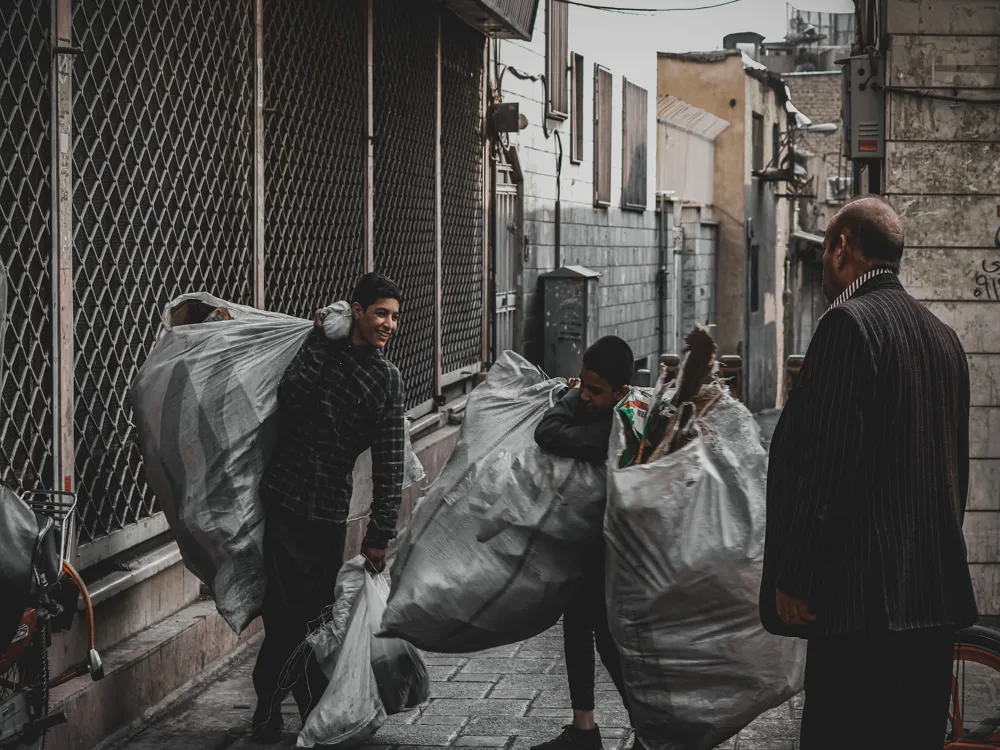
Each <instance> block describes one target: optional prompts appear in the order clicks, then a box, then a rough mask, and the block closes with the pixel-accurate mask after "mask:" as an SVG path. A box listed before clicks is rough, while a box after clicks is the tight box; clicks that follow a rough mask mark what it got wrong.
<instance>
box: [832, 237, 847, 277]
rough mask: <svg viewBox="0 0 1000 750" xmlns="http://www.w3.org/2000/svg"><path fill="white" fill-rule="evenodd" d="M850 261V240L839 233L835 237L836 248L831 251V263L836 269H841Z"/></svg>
mask: <svg viewBox="0 0 1000 750" xmlns="http://www.w3.org/2000/svg"><path fill="white" fill-rule="evenodd" d="M850 260H851V240H850V238H849V237H848V236H847V235H846V234H844V233H843V232H841V233H840V234H839V235H837V246H836V247H835V248H834V249H833V263H834V265H835V266H836V268H837V269H838V270H839V269H842V268H843V267H844V266H846V265H847V264H848V263H849V262H850Z"/></svg>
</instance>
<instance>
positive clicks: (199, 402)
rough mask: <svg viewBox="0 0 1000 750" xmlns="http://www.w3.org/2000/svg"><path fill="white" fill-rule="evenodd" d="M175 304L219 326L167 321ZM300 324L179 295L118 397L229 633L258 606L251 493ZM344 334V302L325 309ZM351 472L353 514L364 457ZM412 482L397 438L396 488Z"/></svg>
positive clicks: (416, 465)
mask: <svg viewBox="0 0 1000 750" xmlns="http://www.w3.org/2000/svg"><path fill="white" fill-rule="evenodd" d="M186 302H192V303H194V304H200V305H203V306H206V305H207V306H208V308H209V309H215V310H220V309H221V310H225V314H226V315H228V317H229V319H222V320H219V319H216V320H214V321H213V322H199V323H193V324H184V323H186V321H184V320H174V319H173V311H181V310H184V306H183V303H186ZM216 317H217V316H216ZM210 320H211V317H210ZM312 326H313V323H312V322H311V321H309V320H303V319H301V318H293V317H290V316H288V315H281V314H278V313H273V312H266V311H262V310H257V309H255V308H252V307H245V306H243V305H236V304H233V303H230V302H226V301H224V300H221V299H219V298H217V297H213V296H212V295H210V294H205V293H194V294H186V295H184V296H182V297H179V298H177V299H176V300H174V301H173V302H171V303H170V304H169V305H168V306H167V308H166V309H165V311H164V313H163V322H162V326H161V330H160V333H159V336H158V338H157V341H156V344H155V346H154V347H153V350H152V351H151V352H150V354H149V357H148V358H147V360H146V362H145V363H144V364H143V366H142V368H141V369H140V370H139V374H138V375H137V376H136V379H135V381H134V382H133V383H132V386H131V389H130V391H129V395H130V397H131V400H132V405H133V409H134V413H135V419H136V426H137V429H138V433H139V445H140V449H141V451H142V458H143V466H144V468H145V470H146V478H147V481H148V482H149V486H150V488H151V489H152V491H153V494H154V495H155V496H156V499H157V502H158V503H159V506H160V509H161V510H162V511H163V513H164V515H165V516H166V518H167V522H168V523H169V524H170V528H171V529H172V530H173V532H174V538H175V539H176V541H177V545H178V546H179V547H180V550H181V555H182V557H183V558H184V562H185V564H186V565H187V567H188V569H189V570H190V571H191V572H192V573H194V574H195V575H196V576H198V578H199V579H201V580H202V581H203V582H204V583H206V584H207V585H208V586H210V587H211V589H212V593H213V596H214V597H215V603H216V607H217V608H218V610H219V613H220V614H221V615H222V616H223V617H224V618H225V620H226V622H228V623H229V625H230V627H232V628H233V630H234V631H236V632H237V633H240V632H242V631H243V630H244V629H245V628H246V626H247V625H249V624H250V622H251V621H253V619H254V618H255V617H256V616H257V614H258V613H259V612H260V607H261V605H262V604H263V599H264V586H265V576H264V558H263V539H264V508H263V506H262V504H261V501H260V496H259V492H258V489H259V486H260V481H261V477H262V476H263V473H264V468H265V467H266V466H267V461H268V459H269V457H270V455H271V450H272V448H273V444H274V438H275V427H276V423H275V420H274V417H275V415H276V412H277V408H278V400H277V393H278V384H279V383H280V382H281V378H282V376H283V375H284V372H285V370H286V369H287V368H288V365H289V364H290V363H291V361H292V359H293V358H294V357H295V354H296V353H297V352H298V350H299V349H300V347H301V346H302V344H303V343H304V342H305V340H306V338H307V337H308V336H309V332H310V331H311V330H312ZM350 328H351V313H350V307H349V306H348V305H347V303H345V302H338V303H336V304H334V305H332V306H330V307H329V308H326V315H325V317H324V331H325V333H326V335H327V336H328V337H329V338H331V339H337V338H344V337H345V336H347V335H348V333H349V332H350ZM354 473H355V477H354V478H355V498H353V499H352V503H351V507H352V512H354V511H358V512H359V513H363V512H365V511H366V509H367V502H368V501H369V500H370V496H371V487H370V485H371V458H370V454H369V453H368V452H366V453H365V454H363V455H362V456H361V458H359V459H358V464H357V465H356V466H355V470H354ZM422 477H423V469H422V467H421V466H420V462H419V461H418V460H417V458H416V456H415V455H413V452H412V449H410V446H409V438H408V437H407V463H406V474H405V477H404V486H409V485H410V484H413V483H414V482H417V481H420V479H421V478H422ZM362 506H363V507H362Z"/></svg>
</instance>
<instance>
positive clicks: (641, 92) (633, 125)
mask: <svg viewBox="0 0 1000 750" xmlns="http://www.w3.org/2000/svg"><path fill="white" fill-rule="evenodd" d="M648 99H649V96H648V94H647V92H646V89H644V88H642V87H640V86H636V85H635V84H634V83H631V82H630V81H629V80H628V79H624V80H623V86H622V207H623V208H631V209H636V210H645V208H646V192H647V189H646V188H647V176H646V164H647V158H646V155H647V139H648V132H647V128H646V124H647V123H646V121H647V118H648V114H649V105H648Z"/></svg>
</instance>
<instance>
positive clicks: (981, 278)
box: [972, 230, 1000, 302]
mask: <svg viewBox="0 0 1000 750" xmlns="http://www.w3.org/2000/svg"><path fill="white" fill-rule="evenodd" d="M997 235H998V237H1000V230H997ZM998 247H1000V245H998ZM975 282H976V288H975V289H974V290H973V292H972V294H973V296H974V297H975V298H976V299H981V300H984V301H987V300H988V301H990V302H1000V260H989V259H984V260H983V262H982V263H980V264H979V268H978V269H977V270H976V276H975Z"/></svg>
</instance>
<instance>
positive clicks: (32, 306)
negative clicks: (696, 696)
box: [0, 0, 54, 488]
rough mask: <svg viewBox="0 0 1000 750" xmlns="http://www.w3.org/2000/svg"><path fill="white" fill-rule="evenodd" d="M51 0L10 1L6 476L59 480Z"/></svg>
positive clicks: (0, 56)
mask: <svg viewBox="0 0 1000 750" xmlns="http://www.w3.org/2000/svg"><path fill="white" fill-rule="evenodd" d="M50 5H51V3H50V0H5V2H4V3H3V4H2V5H0V262H2V263H3V264H4V266H5V267H6V270H7V301H8V306H9V309H8V321H7V323H8V325H7V335H6V338H5V341H4V342H3V347H2V356H3V367H2V368H0V370H2V371H3V381H2V384H0V385H2V388H0V393H2V398H3V420H2V421H0V454H2V455H0V460H2V465H0V479H2V480H3V481H5V482H7V483H9V484H12V485H14V486H16V487H27V488H34V487H36V486H38V485H46V484H49V483H50V482H51V478H52V476H53V474H54V471H53V465H52V457H53V448H52V316H51V310H52V273H51V266H52V258H51V253H52V229H51V209H52V194H51V179H50V173H51V169H52V153H51V148H50V140H51V130H50V127H51V123H50V120H51V113H52V103H51V95H50V90H51V89H50V87H51V80H50V75H51V60H52V55H51V52H50V47H49V39H48V35H49V26H50V20H49V15H50Z"/></svg>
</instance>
